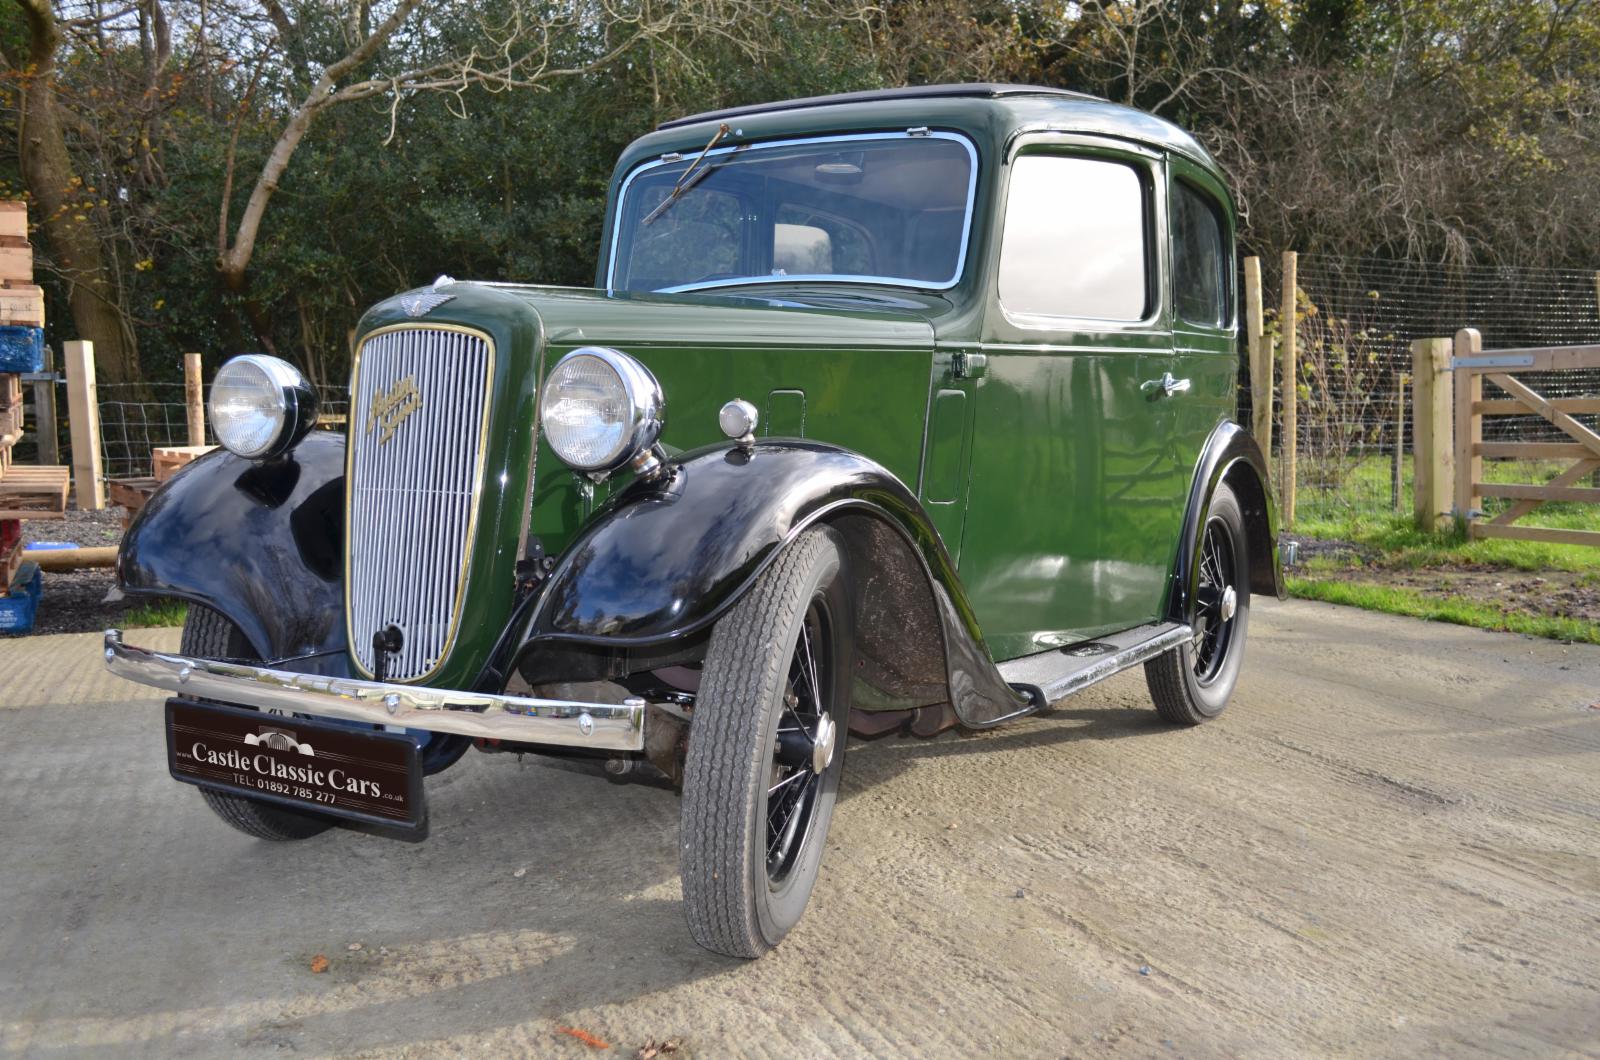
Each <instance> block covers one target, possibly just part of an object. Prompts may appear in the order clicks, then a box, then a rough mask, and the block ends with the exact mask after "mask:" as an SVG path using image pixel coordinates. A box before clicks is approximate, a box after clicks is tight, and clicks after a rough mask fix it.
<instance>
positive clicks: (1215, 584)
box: [1194, 519, 1239, 685]
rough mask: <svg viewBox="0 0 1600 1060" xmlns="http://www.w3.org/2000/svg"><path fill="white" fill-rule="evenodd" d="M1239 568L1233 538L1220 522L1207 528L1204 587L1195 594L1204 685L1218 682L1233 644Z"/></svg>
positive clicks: (1197, 660)
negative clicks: (1236, 579) (1236, 581)
mask: <svg viewBox="0 0 1600 1060" xmlns="http://www.w3.org/2000/svg"><path fill="white" fill-rule="evenodd" d="M1236 572H1237V566H1236V563H1235V557H1234V552H1233V535H1232V534H1231V533H1229V531H1228V526H1227V524H1226V523H1224V522H1223V521H1222V520H1220V519H1212V520H1211V521H1210V522H1209V523H1207V524H1206V532H1205V539H1204V541H1203V543H1202V545H1201V549H1200V584H1199V586H1198V587H1197V590H1196V593H1195V605H1196V606H1195V616H1194V672H1195V676H1196V677H1198V678H1199V679H1200V683H1201V684H1202V685H1206V684H1210V683H1211V682H1212V681H1214V680H1216V677H1217V675H1218V674H1219V673H1221V672H1222V668H1223V666H1224V665H1225V664H1226V662H1227V660H1228V649H1229V648H1230V647H1231V646H1232V643H1233V620H1234V616H1235V615H1237V614H1238V612H1239V594H1238V592H1237V591H1236V590H1235V589H1234V587H1233V583H1234V578H1235V574H1236Z"/></svg>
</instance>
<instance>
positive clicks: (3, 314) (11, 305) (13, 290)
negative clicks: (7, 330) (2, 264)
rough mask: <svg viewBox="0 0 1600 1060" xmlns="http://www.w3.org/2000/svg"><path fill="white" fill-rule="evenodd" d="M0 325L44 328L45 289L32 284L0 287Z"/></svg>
mask: <svg viewBox="0 0 1600 1060" xmlns="http://www.w3.org/2000/svg"><path fill="white" fill-rule="evenodd" d="M0 324H5V325H17V326H19V327H30V328H39V327H43V326H44V289H43V288H42V287H39V286H37V285H35V284H31V283H23V284H14V283H13V284H5V285H4V286H0Z"/></svg>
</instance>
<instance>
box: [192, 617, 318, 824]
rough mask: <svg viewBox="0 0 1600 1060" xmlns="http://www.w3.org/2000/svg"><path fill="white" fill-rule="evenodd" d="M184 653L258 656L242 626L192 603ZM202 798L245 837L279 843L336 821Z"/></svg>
mask: <svg viewBox="0 0 1600 1060" xmlns="http://www.w3.org/2000/svg"><path fill="white" fill-rule="evenodd" d="M181 650H182V652H183V654H184V655H187V656H189V657H191V658H199V659H234V660H253V659H254V657H255V653H254V652H253V651H252V650H251V648H250V643H249V642H248V641H247V640H245V638H244V634H242V633H240V632H239V627H237V626H235V625H234V624H233V623H232V622H229V621H228V620H227V619H226V618H224V617H223V616H222V615H221V614H220V613H219V612H217V611H213V610H212V609H211V608H209V607H206V606H204V605H203V604H190V605H189V614H188V617H187V618H185V619H184V621H183V647H182V649H181ZM200 797H201V798H202V799H204V800H205V802H206V805H207V806H209V807H211V810H212V812H213V813H215V814H216V815H217V816H218V817H220V818H222V819H223V820H224V821H226V822H227V823H228V824H230V825H232V826H233V827H234V828H237V829H238V830H239V831H241V832H243V833H244V834H245V835H248V836H254V837H255V838H257V839H269V840H273V841H275V842H287V841H289V840H293V839H310V838H311V837H312V836H314V835H321V834H322V833H323V832H326V831H327V830H328V829H329V828H332V827H333V822H331V821H327V820H324V819H322V818H320V817H313V816H312V815H310V814H305V813H295V812H294V811H293V810H285V809H282V808H280V807H277V806H270V805H268V804H266V803H263V802H256V801H255V800H254V799H247V798H245V797H244V796H242V795H230V794H227V793H224V792H220V791H213V790H211V789H210V788H201V789H200Z"/></svg>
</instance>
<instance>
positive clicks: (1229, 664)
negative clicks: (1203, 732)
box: [1144, 485, 1250, 725]
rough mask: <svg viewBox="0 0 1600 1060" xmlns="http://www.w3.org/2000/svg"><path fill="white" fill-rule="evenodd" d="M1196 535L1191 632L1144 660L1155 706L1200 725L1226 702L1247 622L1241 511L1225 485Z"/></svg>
mask: <svg viewBox="0 0 1600 1060" xmlns="http://www.w3.org/2000/svg"><path fill="white" fill-rule="evenodd" d="M1200 540H1201V544H1200V553H1199V555H1198V557H1197V562H1199V563H1200V580H1199V586H1198V591H1197V594H1196V595H1197V597H1198V599H1197V600H1196V607H1195V635H1194V637H1193V639H1191V640H1190V641H1188V642H1186V643H1184V644H1181V645H1179V646H1178V647H1177V648H1175V649H1173V650H1172V651H1169V652H1167V653H1166V654H1164V655H1159V656H1157V657H1156V658H1154V659H1152V660H1150V661H1149V662H1147V663H1145V664H1144V677H1145V683H1146V684H1147V685H1148V686H1149V687H1150V698H1151V699H1153V700H1154V701H1155V705H1156V712H1157V713H1158V714H1160V715H1161V717H1162V719H1163V720H1165V721H1169V722H1171V723H1172V724H1174V725H1199V724H1200V723H1201V722H1205V721H1210V720H1211V719H1212V718H1214V717H1216V716H1217V715H1218V714H1221V713H1222V712H1223V710H1225V709H1226V708H1227V706H1228V700H1229V699H1230V698H1231V697H1232V696H1233V688H1234V685H1236V684H1237V683H1238V681H1239V666H1240V663H1241V662H1243V660H1244V642H1245V633H1246V631H1247V630H1248V629H1249V627H1250V580H1249V574H1248V571H1247V568H1246V562H1247V556H1248V555H1249V553H1248V552H1247V551H1246V549H1247V548H1248V541H1247V539H1246V537H1245V529H1244V513H1243V512H1242V511H1241V510H1240V508H1239V501H1238V498H1236V497H1235V496H1234V495H1233V491H1232V490H1231V489H1229V488H1228V487H1227V486H1226V485H1220V486H1218V487H1217V492H1216V493H1215V494H1214V495H1213V496H1212V498H1211V509H1210V511H1208V512H1206V525H1205V530H1204V532H1203V533H1202V534H1201V539H1200Z"/></svg>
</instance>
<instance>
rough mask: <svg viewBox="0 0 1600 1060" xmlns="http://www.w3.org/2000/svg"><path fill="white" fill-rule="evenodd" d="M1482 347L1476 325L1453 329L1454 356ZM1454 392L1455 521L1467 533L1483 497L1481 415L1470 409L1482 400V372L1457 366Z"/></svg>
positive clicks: (1471, 352) (1481, 505)
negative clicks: (1479, 487)
mask: <svg viewBox="0 0 1600 1060" xmlns="http://www.w3.org/2000/svg"><path fill="white" fill-rule="evenodd" d="M1482 351H1483V336H1481V335H1479V334H1478V329H1477V328H1462V329H1461V330H1460V331H1458V332H1456V341H1455V356H1456V358H1457V359H1459V358H1462V357H1472V356H1474V355H1476V354H1478V353H1481V352H1482ZM1454 373H1455V377H1456V380H1455V383H1456V385H1455V392H1456V414H1455V421H1456V422H1455V431H1456V476H1455V478H1456V489H1455V494H1456V497H1455V514H1456V524H1457V525H1458V526H1459V527H1461V528H1462V529H1463V530H1465V531H1466V532H1467V533H1468V534H1469V536H1470V534H1471V531H1472V520H1473V519H1475V518H1477V517H1478V516H1480V515H1482V514H1483V498H1482V497H1480V496H1479V495H1478V493H1477V485H1478V483H1480V482H1482V481H1483V457H1482V456H1479V455H1478V453H1477V450H1476V447H1477V445H1478V444H1479V443H1480V442H1482V441H1483V417H1482V416H1479V415H1478V414H1476V413H1475V412H1473V411H1472V405H1473V402H1475V401H1482V400H1483V376H1482V375H1480V374H1479V373H1477V372H1469V371H1467V370H1466V369H1465V368H1460V367H1457V368H1455V369H1454Z"/></svg>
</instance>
